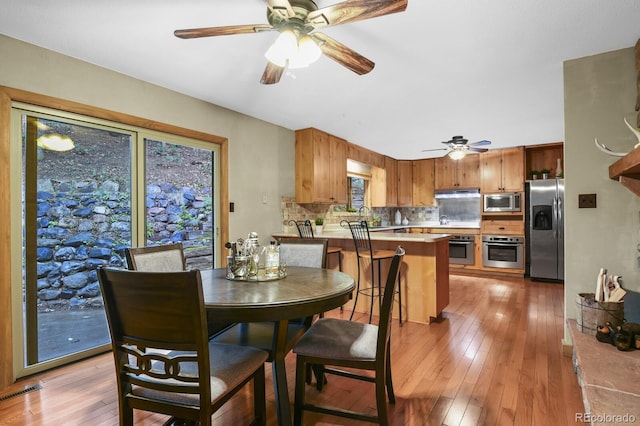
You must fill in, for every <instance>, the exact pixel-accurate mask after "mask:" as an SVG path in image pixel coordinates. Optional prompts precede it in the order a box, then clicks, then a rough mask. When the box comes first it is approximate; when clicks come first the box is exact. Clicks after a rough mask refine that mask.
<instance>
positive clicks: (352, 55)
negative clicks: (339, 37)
mask: <svg viewBox="0 0 640 426" xmlns="http://www.w3.org/2000/svg"><path fill="white" fill-rule="evenodd" d="M309 36H310V37H311V38H312V39H313V40H314V41H315V42H316V43H317V44H318V46H319V47H320V50H322V53H324V54H325V55H327V56H328V57H329V58H331V59H333V60H334V61H336V62H337V63H339V64H340V65H342V66H344V67H346V68H349V69H350V70H351V71H353V72H355V73H356V74H360V75H362V74H366V73H368V72H369V71H371V70H372V69H373V67H374V66H375V64H374V63H373V62H372V61H371V60H369V59H367V58H365V57H364V56H362V55H361V54H359V53H358V52H356V51H355V50H352V49H350V48H348V47H347V46H345V45H344V44H342V43H340V42H339V41H336V40H334V39H333V38H331V37H329V36H328V35H326V34H323V33H312V34H309Z"/></svg>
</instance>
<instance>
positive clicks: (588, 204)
mask: <svg viewBox="0 0 640 426" xmlns="http://www.w3.org/2000/svg"><path fill="white" fill-rule="evenodd" d="M578 208H579V209H595V208H596V194H579V195H578Z"/></svg>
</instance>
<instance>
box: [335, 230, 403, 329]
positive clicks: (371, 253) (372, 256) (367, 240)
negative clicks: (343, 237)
mask: <svg viewBox="0 0 640 426" xmlns="http://www.w3.org/2000/svg"><path fill="white" fill-rule="evenodd" d="M340 224H341V225H342V226H343V227H344V225H345V224H346V225H348V226H349V229H350V230H351V235H352V236H353V243H354V244H355V247H356V257H357V259H358V281H357V283H356V298H355V300H354V302H353V311H351V317H350V319H351V318H353V314H354V312H355V309H356V306H357V304H358V295H359V294H363V295H365V296H369V297H370V298H371V305H370V306H369V323H371V317H372V316H373V300H374V299H375V298H376V297H377V298H378V308H380V307H381V306H382V295H383V294H384V288H383V287H382V270H381V267H380V264H381V263H382V261H383V260H391V259H393V256H395V254H396V252H395V250H374V249H373V247H372V245H371V236H370V235H369V226H368V225H367V221H365V220H363V221H361V222H347V221H345V220H343V221H342V222H341V223H340ZM361 259H369V266H370V268H371V287H366V288H361V287H360V276H361V275H362V273H361V272H360V269H361V268H360V260H361ZM376 264H377V265H378V268H377V269H378V285H377V290H378V291H377V294H376V279H375V269H376V268H375V265H376ZM396 293H397V294H398V314H399V319H400V325H402V283H401V278H400V274H398V289H397V290H396Z"/></svg>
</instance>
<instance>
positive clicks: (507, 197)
mask: <svg viewBox="0 0 640 426" xmlns="http://www.w3.org/2000/svg"><path fill="white" fill-rule="evenodd" d="M482 198H483V204H482V211H483V212H484V213H495V212H519V211H522V207H521V205H522V203H521V202H520V199H521V194H520V193H518V192H501V193H498V194H484V195H483V197H482Z"/></svg>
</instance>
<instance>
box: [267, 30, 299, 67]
mask: <svg viewBox="0 0 640 426" xmlns="http://www.w3.org/2000/svg"><path fill="white" fill-rule="evenodd" d="M297 51H298V39H297V38H296V35H295V34H294V33H293V31H289V30H286V31H282V32H281V33H280V35H279V36H278V38H277V39H276V41H275V42H274V43H273V44H272V45H271V47H269V49H268V50H267V52H266V53H265V54H264V56H265V57H266V58H267V59H268V60H269V62H271V63H273V64H275V65H277V66H279V67H284V66H286V65H287V62H288V61H289V60H290V58H291V57H292V56H294V55H295V54H296V52H297Z"/></svg>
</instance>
